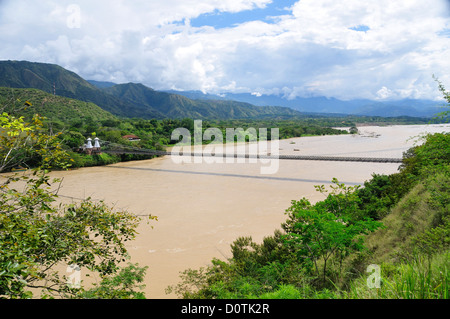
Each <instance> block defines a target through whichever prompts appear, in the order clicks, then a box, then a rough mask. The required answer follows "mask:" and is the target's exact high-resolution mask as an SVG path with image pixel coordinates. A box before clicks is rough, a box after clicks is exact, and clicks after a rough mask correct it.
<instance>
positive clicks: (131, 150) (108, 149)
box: [101, 141, 402, 163]
mask: <svg viewBox="0 0 450 319" xmlns="http://www.w3.org/2000/svg"><path fill="white" fill-rule="evenodd" d="M102 144H103V145H104V147H102V149H101V152H103V153H108V154H118V155H120V154H134V155H146V156H166V155H171V156H191V157H214V158H220V157H223V158H245V159H269V160H301V161H337V162H366V163H367V162H372V163H402V159H401V158H390V157H359V156H355V157H349V156H320V155H290V154H289V155H287V154H277V155H271V154H267V155H265V154H233V153H231V154H229V153H223V154H219V153H214V152H212V153H208V152H205V153H195V152H169V151H162V150H151V149H140V148H135V147H124V146H123V145H120V144H114V143H109V142H107V141H102Z"/></svg>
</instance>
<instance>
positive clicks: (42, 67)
mask: <svg viewBox="0 0 450 319" xmlns="http://www.w3.org/2000/svg"><path fill="white" fill-rule="evenodd" d="M91 82H92V83H94V84H95V85H93V84H92V83H90V82H88V81H86V80H84V79H83V78H81V77H80V76H79V75H77V74H76V73H74V72H71V71H68V70H66V69H64V68H62V67H61V66H58V65H55V64H47V63H36V62H28V61H0V87H10V88H35V89H39V90H42V91H45V92H47V93H55V94H56V95H59V96H64V97H69V98H73V99H77V100H80V101H85V102H92V103H94V104H96V105H98V106H100V107H101V108H102V109H104V110H106V111H108V112H110V113H112V114H114V115H117V116H121V117H128V118H131V117H138V118H146V119H151V118H159V119H162V118H185V117H188V118H198V119H213V118H214V119H235V118H250V117H251V118H264V117H280V116H281V117H283V116H284V117H287V116H300V115H301V113H300V112H298V111H295V110H292V109H289V108H286V107H261V106H254V105H252V104H249V103H243V102H236V101H215V100H211V101H194V100H191V99H189V98H186V97H184V96H181V95H179V94H172V93H166V92H158V91H155V90H153V89H151V88H148V87H146V86H144V85H142V84H133V83H128V84H119V85H114V86H111V85H112V84H111V83H105V82H96V81H91ZM96 85H97V86H96Z"/></svg>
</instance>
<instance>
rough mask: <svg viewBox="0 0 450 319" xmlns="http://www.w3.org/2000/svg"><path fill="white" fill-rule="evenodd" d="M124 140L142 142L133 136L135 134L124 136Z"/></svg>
mask: <svg viewBox="0 0 450 319" xmlns="http://www.w3.org/2000/svg"><path fill="white" fill-rule="evenodd" d="M122 138H124V139H126V140H129V141H140V140H141V139H140V138H139V137H138V136H136V135H133V134H130V135H124V136H122Z"/></svg>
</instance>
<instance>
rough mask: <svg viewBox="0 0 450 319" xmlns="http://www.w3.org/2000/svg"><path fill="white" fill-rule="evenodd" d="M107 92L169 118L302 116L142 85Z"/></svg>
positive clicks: (280, 110) (270, 108)
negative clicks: (194, 97)
mask: <svg viewBox="0 0 450 319" xmlns="http://www.w3.org/2000/svg"><path fill="white" fill-rule="evenodd" d="M104 91H105V92H107V93H109V94H111V95H113V96H115V97H117V98H120V99H122V100H125V101H128V102H130V103H134V104H136V105H141V106H142V107H145V108H153V109H155V110H156V111H158V112H159V113H162V114H164V115H165V116H166V117H169V118H185V117H187V118H198V119H204V118H207V119H243V118H264V117H280V116H285V117H286V116H300V115H301V114H300V113H299V112H297V111H295V110H292V109H289V108H286V107H273V106H266V107H263V106H255V105H252V104H249V103H244V102H236V101H228V100H192V99H189V98H187V97H185V96H182V95H179V94H173V93H167V92H160V91H155V90H153V89H151V88H148V87H146V86H145V85H143V84H139V83H137V84H136V83H127V84H117V85H114V86H111V87H108V88H104Z"/></svg>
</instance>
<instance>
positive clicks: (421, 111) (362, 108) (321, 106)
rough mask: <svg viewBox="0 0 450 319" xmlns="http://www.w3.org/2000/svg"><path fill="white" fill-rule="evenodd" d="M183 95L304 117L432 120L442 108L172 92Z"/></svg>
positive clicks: (430, 104) (404, 102)
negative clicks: (275, 108)
mask: <svg viewBox="0 0 450 319" xmlns="http://www.w3.org/2000/svg"><path fill="white" fill-rule="evenodd" d="M168 92H170V93H176V94H181V95H184V96H187V97H189V98H191V99H199V100H211V99H222V100H234V101H240V102H246V103H251V104H253V105H259V106H264V105H277V106H285V107H289V108H292V109H294V110H298V111H300V112H302V113H309V112H314V113H337V114H354V115H367V116H382V117H396V116H413V117H432V116H433V115H435V114H436V113H437V112H440V108H439V106H440V104H439V102H436V101H431V100H413V99H403V100H395V101H373V100H368V99H355V100H349V101H343V100H339V99H336V98H327V97H323V96H322V97H306V98H304V97H297V98H295V99H291V100H288V99H286V98H283V97H281V96H277V95H264V94H261V95H260V94H251V93H224V94H219V95H213V94H204V93H202V92H201V91H168Z"/></svg>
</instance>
